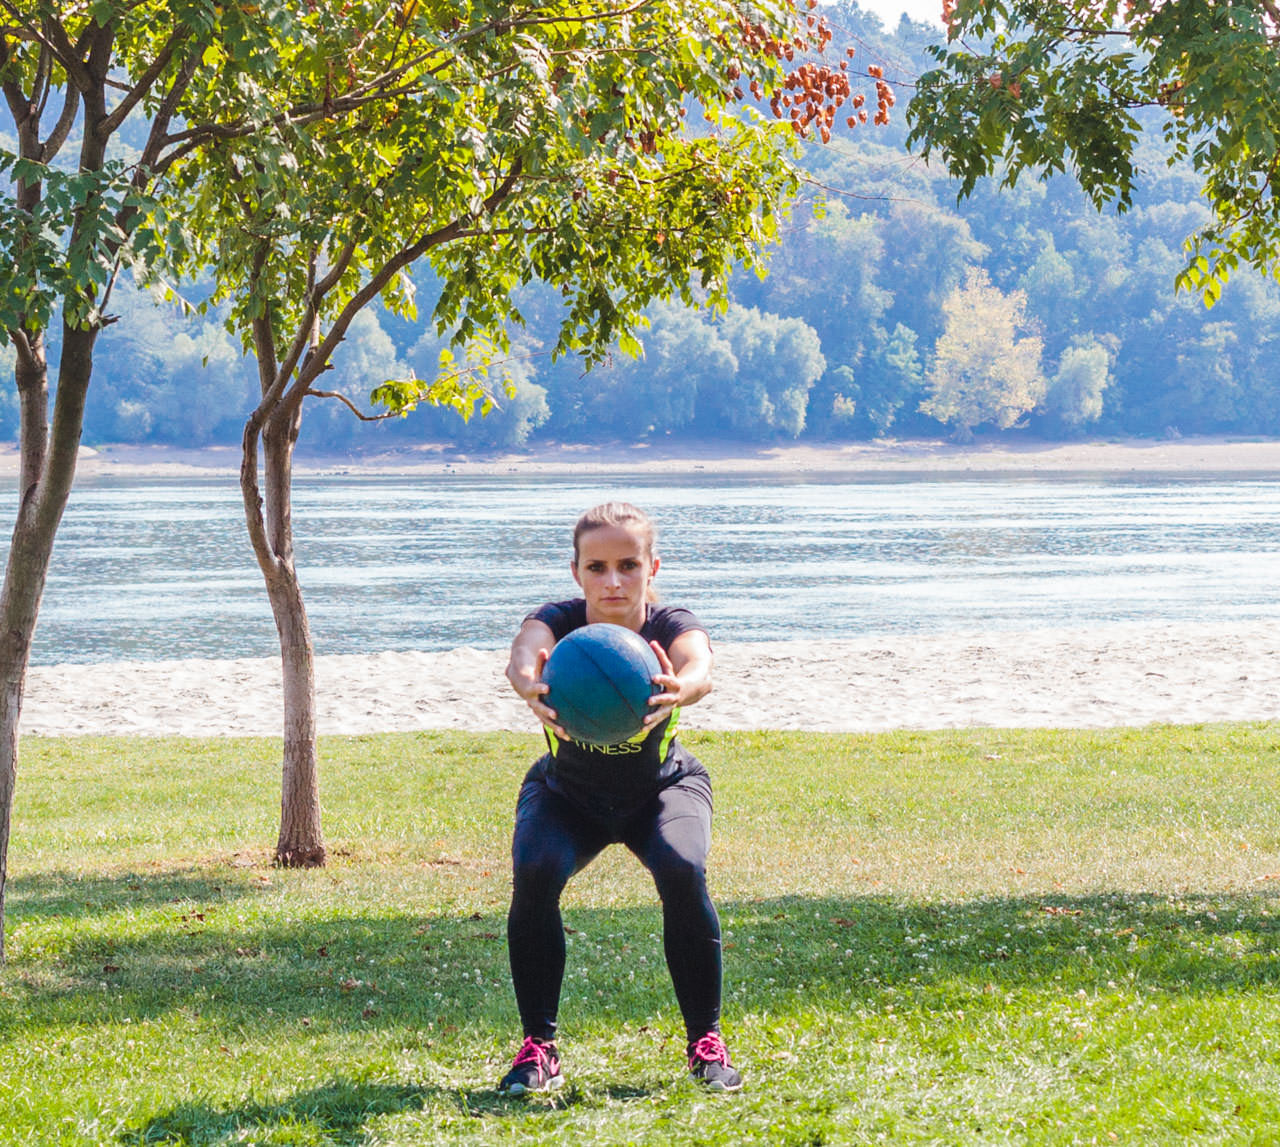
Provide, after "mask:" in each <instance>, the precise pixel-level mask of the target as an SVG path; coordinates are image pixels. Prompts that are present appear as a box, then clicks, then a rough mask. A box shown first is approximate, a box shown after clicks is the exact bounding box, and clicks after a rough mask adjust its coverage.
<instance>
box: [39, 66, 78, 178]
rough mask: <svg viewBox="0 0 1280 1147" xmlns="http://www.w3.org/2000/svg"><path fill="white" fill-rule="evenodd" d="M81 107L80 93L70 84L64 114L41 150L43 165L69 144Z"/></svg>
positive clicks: (64, 103) (63, 106) (64, 102)
mask: <svg viewBox="0 0 1280 1147" xmlns="http://www.w3.org/2000/svg"><path fill="white" fill-rule="evenodd" d="M79 107H80V93H79V92H78V91H77V90H76V89H75V88H74V87H72V86H71V85H70V84H68V85H67V91H66V98H65V99H64V100H63V103H62V114H61V115H60V116H58V122H57V123H56V124H54V127H53V130H52V131H51V132H50V133H49V138H48V139H47V140H45V142H44V147H42V148H41V149H40V162H41V163H49V162H50V161H51V160H52V159H53V157H54V156H56V155H57V154H58V152H60V151H61V150H62V145H63V144H64V143H66V142H67V137H68V136H69V135H70V134H71V129H72V128H73V127H74V126H75V122H76V112H77V111H78V110H79Z"/></svg>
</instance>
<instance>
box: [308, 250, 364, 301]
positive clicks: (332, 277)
mask: <svg viewBox="0 0 1280 1147" xmlns="http://www.w3.org/2000/svg"><path fill="white" fill-rule="evenodd" d="M355 253H356V245H355V243H348V244H347V245H346V246H345V247H343V248H342V251H341V253H340V254H339V255H338V258H337V260H336V261H335V262H334V264H333V266H332V267H330V268H329V273H328V274H327V275H326V276H325V277H324V278H323V279H321V280H320V281H319V282H318V283H314V284H313V285H312V286H311V288H310V291H309V292H308V293H309V294H310V295H311V298H312V299H313V300H315V303H316V305H317V306H319V304H320V300H321V299H323V298H324V297H325V295H327V294H328V293H329V292H330V291H332V290H333V288H334V287H335V286H337V284H338V280H339V279H341V278H342V276H343V275H344V274H346V271H347V268H348V267H349V266H351V260H352V259H353V258H354V257H355Z"/></svg>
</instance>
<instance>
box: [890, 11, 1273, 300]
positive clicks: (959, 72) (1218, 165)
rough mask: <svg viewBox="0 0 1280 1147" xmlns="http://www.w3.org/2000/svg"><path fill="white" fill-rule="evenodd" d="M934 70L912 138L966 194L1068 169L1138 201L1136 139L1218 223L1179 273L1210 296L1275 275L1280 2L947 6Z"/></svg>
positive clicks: (1085, 182) (1098, 201)
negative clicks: (1160, 155) (1197, 193)
mask: <svg viewBox="0 0 1280 1147" xmlns="http://www.w3.org/2000/svg"><path fill="white" fill-rule="evenodd" d="M945 7H946V12H945V16H946V20H947V45H946V46H944V47H939V48H938V49H936V50H935V56H936V58H937V60H938V62H939V63H940V65H941V66H940V67H939V68H937V69H935V70H932V71H930V72H928V73H926V74H925V75H923V76H921V78H920V81H919V84H918V86H917V90H916V95H915V98H914V99H913V100H912V102H911V106H910V108H909V109H908V113H907V118H908V121H909V123H910V125H911V130H910V134H909V137H908V139H909V143H911V144H912V145H914V146H918V147H919V148H920V149H921V150H922V151H923V153H924V155H925V156H926V157H927V156H929V155H931V154H932V153H933V152H935V151H936V152H940V153H941V154H942V155H943V156H945V158H946V163H947V166H948V168H949V170H950V171H951V173H952V174H953V175H955V176H957V177H958V178H959V179H960V181H961V194H962V195H968V194H969V193H970V192H972V191H973V189H974V186H975V184H976V183H977V181H978V180H979V179H981V178H983V177H984V176H988V175H992V174H994V173H995V172H997V171H1000V172H1001V179H1002V181H1003V182H1004V183H1005V184H1006V185H1009V186H1011V185H1013V184H1014V183H1015V182H1016V181H1017V180H1018V178H1019V177H1020V176H1021V175H1023V174H1024V173H1026V172H1037V173H1045V172H1055V171H1065V170H1067V168H1068V167H1070V168H1071V170H1072V173H1073V174H1074V175H1075V177H1076V179H1077V180H1078V181H1079V183H1080V185H1081V186H1082V187H1083V189H1084V190H1085V192H1086V193H1087V194H1088V195H1089V197H1090V198H1091V199H1092V200H1093V201H1094V203H1095V205H1099V206H1101V205H1102V204H1104V203H1108V202H1116V203H1117V204H1118V205H1119V207H1120V208H1121V209H1124V208H1126V207H1128V206H1129V204H1130V203H1131V202H1132V196H1133V191H1134V185H1135V180H1136V177H1137V170H1138V164H1137V162H1136V156H1137V148H1138V142H1139V139H1140V136H1141V134H1142V132H1143V131H1144V130H1146V129H1150V130H1158V131H1159V132H1161V133H1162V134H1163V136H1164V138H1165V140H1166V141H1167V142H1168V143H1169V145H1170V146H1171V152H1170V156H1169V162H1170V163H1175V162H1180V161H1186V162H1188V163H1190V165H1191V166H1192V167H1193V168H1194V170H1195V171H1196V172H1197V173H1198V174H1199V175H1200V177H1201V178H1202V179H1203V181H1204V196H1205V198H1206V200H1207V201H1208V203H1209V205H1210V207H1211V208H1212V210H1213V217H1212V218H1211V219H1210V220H1209V222H1208V223H1207V224H1206V225H1205V226H1204V227H1202V228H1201V229H1200V230H1198V231H1197V232H1196V233H1195V234H1194V235H1193V236H1192V237H1191V238H1190V240H1189V255H1190V257H1189V260H1188V263H1187V265H1186V267H1185V268H1184V269H1183V270H1182V271H1181V272H1180V274H1179V275H1178V279H1177V281H1178V283H1179V285H1180V286H1183V287H1190V288H1194V289H1198V290H1200V291H1201V292H1202V293H1203V296H1204V299H1205V302H1206V303H1208V304H1212V303H1214V302H1215V301H1216V300H1217V299H1218V297H1219V296H1220V294H1221V291H1222V287H1223V285H1224V284H1225V283H1226V281H1227V279H1228V278H1229V276H1230V275H1231V273H1232V271H1234V270H1235V269H1236V268H1237V267H1239V266H1240V265H1242V264H1243V265H1245V266H1248V267H1253V268H1256V269H1257V270H1259V271H1262V272H1264V273H1268V274H1271V275H1276V276H1280V178H1278V176H1277V173H1278V172H1280V5H1277V3H1276V2H1275V0H1249V2H1247V3H1246V2H1243V0H1227V2H1225V3H1222V2H1219V0H1057V2H1054V3H1042V2H1032V0H946V5H945Z"/></svg>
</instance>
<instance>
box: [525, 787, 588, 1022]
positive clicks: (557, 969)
mask: <svg viewBox="0 0 1280 1147" xmlns="http://www.w3.org/2000/svg"><path fill="white" fill-rule="evenodd" d="M606 843H607V840H605V839H604V837H603V835H602V834H601V832H600V831H599V829H598V828H597V827H596V826H595V825H593V824H592V823H591V822H590V821H588V820H587V819H586V818H585V817H584V816H583V815H582V814H580V813H578V812H577V811H576V810H575V809H574V807H573V806H572V805H570V804H569V803H568V802H567V801H566V800H565V799H564V798H563V797H560V796H557V795H556V794H555V793H553V792H552V791H551V790H550V789H548V788H547V786H546V783H545V782H544V781H543V780H542V779H541V778H540V777H536V776H530V777H529V778H528V779H526V780H525V783H524V785H523V786H522V787H521V789H520V798H519V801H518V802H517V805H516V825H515V833H514V836H513V839H512V844H511V857H512V871H513V886H512V894H511V910H510V912H509V913H508V914H507V950H508V954H509V957H510V960H511V983H512V987H513V988H514V989H515V994H516V1006H517V1007H518V1008H519V1009H520V1023H521V1024H522V1026H523V1028H524V1034H525V1035H526V1036H531V1037H533V1038H534V1039H536V1040H541V1041H544V1042H548V1043H549V1042H551V1041H552V1040H554V1039H555V1035H556V1017H557V1014H558V1012H559V1010H560V985H561V983H562V981H563V979H564V962H565V945H564V926H563V924H562V923H561V920H560V893H561V892H563V891H564V886H565V885H566V884H567V883H568V882H569V878H570V877H571V876H572V875H573V874H574V873H575V872H578V871H579V870H581V869H582V868H584V867H585V866H586V865H587V864H588V863H589V862H590V861H591V859H592V858H593V857H594V856H595V855H596V854H597V853H598V852H599V851H600V850H601V849H602V848H603V847H604V846H605V844H606Z"/></svg>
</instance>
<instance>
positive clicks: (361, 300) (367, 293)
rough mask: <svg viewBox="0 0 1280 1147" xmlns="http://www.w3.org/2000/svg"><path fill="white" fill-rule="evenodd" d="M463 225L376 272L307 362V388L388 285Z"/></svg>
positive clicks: (490, 203)
mask: <svg viewBox="0 0 1280 1147" xmlns="http://www.w3.org/2000/svg"><path fill="white" fill-rule="evenodd" d="M522 170H523V165H522V164H521V162H520V160H519V159H518V158H517V159H516V161H515V162H514V163H513V164H512V166H511V171H510V172H509V173H508V174H507V176H506V178H505V179H503V181H502V183H501V184H499V185H498V187H496V188H495V189H494V190H493V192H492V193H491V194H490V195H489V196H488V198H487V199H485V201H484V210H485V212H486V213H489V214H492V213H493V212H494V211H496V210H497V209H498V207H499V206H501V204H502V203H503V202H504V201H505V200H506V199H507V197H508V196H509V195H510V194H511V192H512V190H513V189H514V187H515V185H516V183H517V182H518V181H519V179H520V173H521V171H522ZM464 224H465V220H463V219H455V220H453V222H451V223H448V224H446V225H445V226H444V227H441V228H439V229H437V230H435V231H432V232H429V233H428V234H426V235H423V236H422V237H421V238H420V239H419V240H418V241H417V242H416V243H413V244H411V245H410V246H408V247H404V248H402V249H401V250H400V251H398V252H397V253H396V254H395V255H394V256H392V257H391V258H390V259H388V260H387V261H386V262H385V263H383V264H382V266H381V267H380V268H379V269H378V271H377V273H376V274H375V275H373V276H372V277H371V278H370V280H369V281H368V282H367V283H366V284H365V285H364V286H363V287H362V288H361V289H360V290H359V291H357V292H356V293H355V294H354V295H353V296H352V297H351V299H350V300H348V302H347V305H346V306H345V307H343V308H342V311H341V312H340V313H339V315H338V317H337V318H336V319H335V320H334V322H333V325H332V326H331V327H330V328H329V333H328V334H327V335H325V337H324V341H323V342H322V343H321V344H320V346H319V347H318V348H317V349H316V351H315V354H314V355H310V356H308V360H307V363H306V364H304V374H305V373H307V371H310V373H309V374H307V377H306V379H305V380H304V381H305V383H306V384H307V385H310V382H311V380H312V379H314V378H316V377H317V376H318V375H319V374H320V371H321V369H322V368H323V366H324V364H326V363H327V362H328V361H329V359H330V357H331V356H332V355H333V352H334V351H335V350H336V349H337V348H338V344H339V343H340V342H342V340H343V338H345V337H346V333H347V328H348V327H349V326H350V325H351V323H352V321H353V320H354V319H355V317H356V315H358V314H359V313H360V312H361V311H362V310H363V309H364V308H365V307H366V306H368V305H369V303H371V302H372V301H373V300H374V299H376V298H377V297H378V295H379V294H381V293H382V291H383V289H384V288H385V287H386V285H387V284H388V283H389V282H391V280H392V279H393V278H394V277H395V276H396V275H398V274H399V273H400V272H401V271H403V270H404V268H405V267H407V266H409V264H410V263H413V262H416V261H417V260H418V259H420V258H421V257H422V256H423V255H424V254H426V252H427V251H429V250H430V249H431V248H432V247H438V246H439V245H440V244H441V243H447V242H449V241H451V240H453V239H456V238H458V236H459V235H460V234H461V233H462V231H463V230H464ZM313 361H314V363H315V365H314V366H312V365H311V364H312V362H313Z"/></svg>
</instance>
